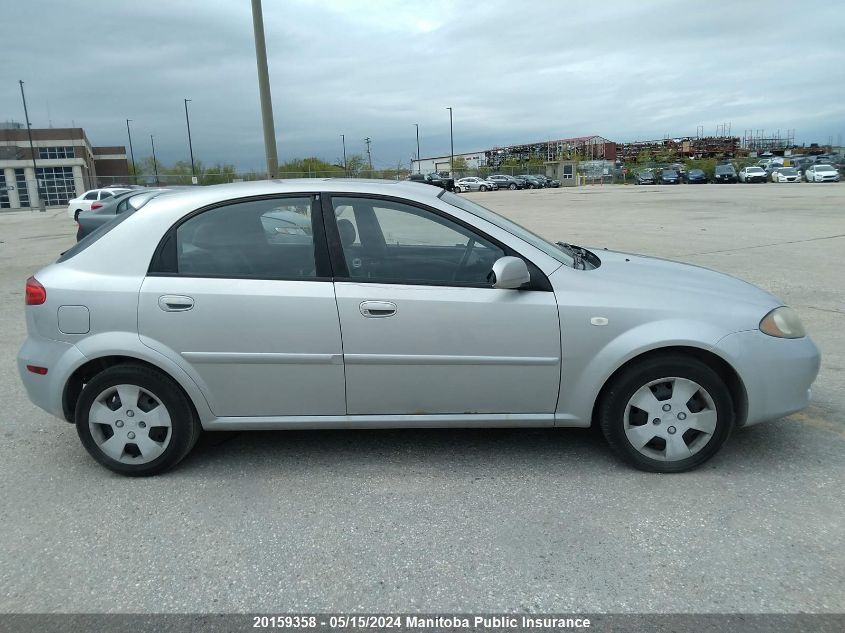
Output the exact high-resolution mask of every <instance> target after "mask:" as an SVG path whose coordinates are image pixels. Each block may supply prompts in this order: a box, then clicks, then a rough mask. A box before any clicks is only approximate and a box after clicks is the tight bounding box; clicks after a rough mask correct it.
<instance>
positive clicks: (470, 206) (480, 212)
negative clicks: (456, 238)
mask: <svg viewBox="0 0 845 633" xmlns="http://www.w3.org/2000/svg"><path fill="white" fill-rule="evenodd" d="M440 199H441V200H443V202H445V203H447V204H450V205H452V206H453V207H457V208H458V209H461V210H463V211H466V212H467V213H471V214H472V215H474V216H476V217H479V218H481V219H482V220H486V221H487V222H489V223H490V224H495V225H496V226H498V227H499V228H500V229H502V230H503V231H507V232H508V233H510V234H511V235H514V236H516V237H518V238H519V239H521V240H523V241H525V242H528V243H529V244H531V246H533V247H534V248H536V249H537V250H541V251H543V252H544V253H545V254H546V255H548V256H549V257H552V258H554V259H556V260H557V261H559V262H560V263H561V264H566V265H567V266H572V265H573V263H574V262H575V260H574V259H573V258H572V257H570V256H569V255H567V254H566V253H565V252H563V251H562V250H561V249H559V248H558V247H557V246H555V245H554V244H552V243H551V242H547V241H546V240H544V239H543V238H542V237H540V236H539V235H537V234H536V233H532V232H531V231H529V230H528V229H526V228H525V227H524V226H520V225H519V224H517V223H516V222H513V221H512V220H508V219H507V218H505V217H502V216H501V215H499V214H498V213H494V212H493V211H491V210H490V209H488V208H486V207H482V206H481V205H480V204H477V203H475V202H472V201H471V200H467V199H466V198H462V197H460V196H456V195H455V194H453V193H450V192H448V191H444V192H443V193H441V194H440Z"/></svg>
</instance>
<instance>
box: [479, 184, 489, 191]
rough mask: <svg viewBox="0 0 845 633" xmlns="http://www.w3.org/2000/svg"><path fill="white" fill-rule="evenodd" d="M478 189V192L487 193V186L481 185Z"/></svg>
mask: <svg viewBox="0 0 845 633" xmlns="http://www.w3.org/2000/svg"><path fill="white" fill-rule="evenodd" d="M478 189H479V191H487V185H481V186H480V187H479V188H478Z"/></svg>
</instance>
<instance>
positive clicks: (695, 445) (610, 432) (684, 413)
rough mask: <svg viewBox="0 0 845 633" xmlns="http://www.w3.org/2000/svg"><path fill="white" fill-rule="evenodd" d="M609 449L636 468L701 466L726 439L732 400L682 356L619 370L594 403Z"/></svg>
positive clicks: (713, 377)
mask: <svg viewBox="0 0 845 633" xmlns="http://www.w3.org/2000/svg"><path fill="white" fill-rule="evenodd" d="M598 422H599V426H600V427H601V430H602V433H603V434H604V436H605V438H606V439H607V442H608V444H609V445H610V447H611V449H612V450H613V451H614V452H615V453H616V454H617V455H619V457H621V458H622V459H623V460H625V461H626V462H628V463H629V464H631V465H632V466H634V467H636V468H639V469H641V470H646V471H650V472H662V473H677V472H683V471H685V470H690V469H692V468H695V467H697V466H700V465H701V464H703V463H704V462H705V461H707V460H708V459H710V458H711V457H712V456H713V455H715V454H716V452H717V451H718V450H719V448H721V446H722V444H724V442H725V440H727V438H728V437H729V436H730V434H731V431H732V430H733V426H734V413H733V402H732V399H731V394H730V391H729V390H728V388H727V387H726V386H725V383H724V381H722V379H721V378H720V377H719V375H718V374H717V373H716V372H715V371H713V370H712V369H711V368H710V367H708V366H707V365H705V364H704V363H702V362H700V361H698V360H696V359H694V358H690V357H686V356H681V355H672V356H668V355H667V356H658V357H653V358H651V359H648V360H645V361H643V362H641V363H638V364H636V365H633V366H631V367H629V368H627V369H625V370H623V371H622V372H621V373H620V374H619V375H618V376H617V377H616V378H615V379H614V380H613V383H612V384H610V385H609V387H608V389H607V390H606V391H605V393H604V395H603V398H602V401H601V403H600V405H599V411H598Z"/></svg>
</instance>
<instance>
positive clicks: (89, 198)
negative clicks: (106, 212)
mask: <svg viewBox="0 0 845 633" xmlns="http://www.w3.org/2000/svg"><path fill="white" fill-rule="evenodd" d="M124 191H130V190H129V189H125V188H123V187H119V188H118V187H105V188H103V189H91V190H89V191H86V192H85V193H83V194H82V195H81V196H79V197H78V198H74V199H73V200H68V203H67V214H68V216H69V217H71V218H73V220H74V221H76V218H77V217H79V214H80V212H82V211H90V210H91V206H92V205H93V204H94V203H95V202H98V201H100V200H105V199H106V198H111V197H112V196H115V195H117V194H119V193H123V192H124Z"/></svg>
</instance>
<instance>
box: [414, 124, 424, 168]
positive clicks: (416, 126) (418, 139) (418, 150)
mask: <svg viewBox="0 0 845 633" xmlns="http://www.w3.org/2000/svg"><path fill="white" fill-rule="evenodd" d="M414 127H415V128H417V173H418V174H420V173H422V165H421V163H420V160H421V159H422V156H420V124H419V123H414Z"/></svg>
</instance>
